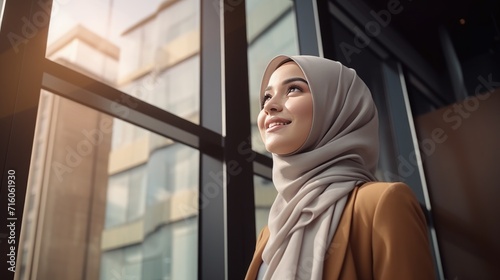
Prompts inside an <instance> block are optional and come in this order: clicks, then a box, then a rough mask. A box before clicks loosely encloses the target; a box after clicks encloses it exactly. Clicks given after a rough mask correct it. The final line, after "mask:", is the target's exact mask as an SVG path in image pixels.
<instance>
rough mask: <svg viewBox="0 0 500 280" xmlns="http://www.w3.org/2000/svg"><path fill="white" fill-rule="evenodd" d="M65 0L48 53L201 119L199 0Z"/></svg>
mask: <svg viewBox="0 0 500 280" xmlns="http://www.w3.org/2000/svg"><path fill="white" fill-rule="evenodd" d="M63 2H64V4H62V3H60V2H59V1H54V6H53V11H52V16H51V24H50V29H49V39H48V45H47V53H46V56H47V58H49V59H51V60H53V61H55V62H57V63H60V64H63V65H65V66H67V67H69V68H72V69H74V70H76V71H79V72H82V73H84V74H85V75H89V76H91V77H93V78H95V79H98V80H100V81H102V82H104V83H107V84H109V85H110V86H112V87H115V88H117V89H119V90H121V91H124V92H126V93H128V94H130V95H133V96H135V97H137V98H139V99H141V100H143V101H145V102H147V103H150V104H153V105H154V106H157V107H159V108H161V109H164V110H167V111H169V112H171V113H173V114H176V115H178V116H180V117H183V118H186V119H188V120H190V121H192V122H194V123H199V80H200V75H199V71H200V67H199V49H200V43H199V37H200V35H199V29H200V28H199V21H200V11H199V6H200V4H199V0H184V1H161V0H154V1H147V2H144V1H143V2H141V1H130V0H109V1H100V0H90V1H63ZM180 91H182V94H179V92H180Z"/></svg>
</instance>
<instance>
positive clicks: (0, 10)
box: [0, 0, 5, 27]
mask: <svg viewBox="0 0 500 280" xmlns="http://www.w3.org/2000/svg"><path fill="white" fill-rule="evenodd" d="M4 7H5V1H4V0H0V27H2V20H3V10H4Z"/></svg>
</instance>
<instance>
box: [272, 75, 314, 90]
mask: <svg viewBox="0 0 500 280" xmlns="http://www.w3.org/2000/svg"><path fill="white" fill-rule="evenodd" d="M296 81H299V82H303V83H305V84H306V85H309V83H308V82H307V81H306V80H305V79H304V78H301V77H292V78H289V79H286V80H284V81H283V82H282V83H281V85H286V84H289V83H293V82H296ZM272 88H273V87H272V86H267V87H266V88H265V89H264V91H268V90H270V89H272Z"/></svg>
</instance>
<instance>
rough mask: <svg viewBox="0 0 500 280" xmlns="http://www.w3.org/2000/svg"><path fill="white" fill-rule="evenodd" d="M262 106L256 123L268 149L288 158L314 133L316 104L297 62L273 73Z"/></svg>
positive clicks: (281, 67) (282, 66)
mask: <svg viewBox="0 0 500 280" xmlns="http://www.w3.org/2000/svg"><path fill="white" fill-rule="evenodd" d="M261 105H262V109H261V111H260V113H259V116H258V118H257V123H258V126H259V131H260V136H261V137H262V141H264V145H265V146H266V150H268V151H269V152H271V153H274V154H278V155H286V154H290V153H292V152H295V151H296V150H297V149H299V148H300V147H301V146H302V144H304V142H305V141H306V139H307V136H308V135H309V132H310V130H311V125H312V119H313V101H312V95H311V90H310V89H309V85H308V83H307V81H306V78H305V76H304V73H302V70H301V69H300V68H299V66H298V65H297V64H296V63H295V62H292V61H291V62H287V63H285V64H283V65H281V66H280V67H279V68H278V69H276V70H275V71H274V73H273V74H272V75H271V77H270V79H269V84H268V85H267V87H266V89H265V91H264V97H263V100H262V103H261Z"/></svg>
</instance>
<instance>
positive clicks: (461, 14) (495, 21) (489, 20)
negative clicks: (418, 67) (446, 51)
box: [364, 0, 500, 69]
mask: <svg viewBox="0 0 500 280" xmlns="http://www.w3.org/2000/svg"><path fill="white" fill-rule="evenodd" d="M390 1H395V0H364V2H365V3H367V5H368V6H369V7H370V8H371V9H373V10H375V11H379V10H381V9H387V5H388V3H389V2H390ZM400 5H401V6H402V7H403V11H402V12H401V13H399V14H397V16H393V17H392V20H391V22H390V26H391V27H393V28H394V29H395V30H396V31H397V32H398V33H400V35H401V36H402V37H403V38H405V39H406V40H407V41H408V42H409V43H410V44H411V45H412V46H414V47H415V48H416V50H417V51H418V52H419V53H420V54H422V56H423V57H424V58H426V59H427V60H428V61H429V62H431V63H432V64H433V65H434V66H435V67H436V69H442V68H443V67H444V58H443V57H442V52H441V45H440V43H439V31H438V30H439V26H441V25H442V26H444V27H446V29H447V30H448V32H449V34H450V37H451V38H452V42H453V44H454V47H455V50H456V52H457V55H458V57H459V59H460V61H467V60H469V59H472V58H474V57H477V56H479V55H484V54H487V53H490V54H493V53H496V54H498V53H500V31H499V25H500V1H498V0H496V1H495V0H476V1H472V0H465V1H451V0H442V1H429V0H413V1H412V0H400Z"/></svg>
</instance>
